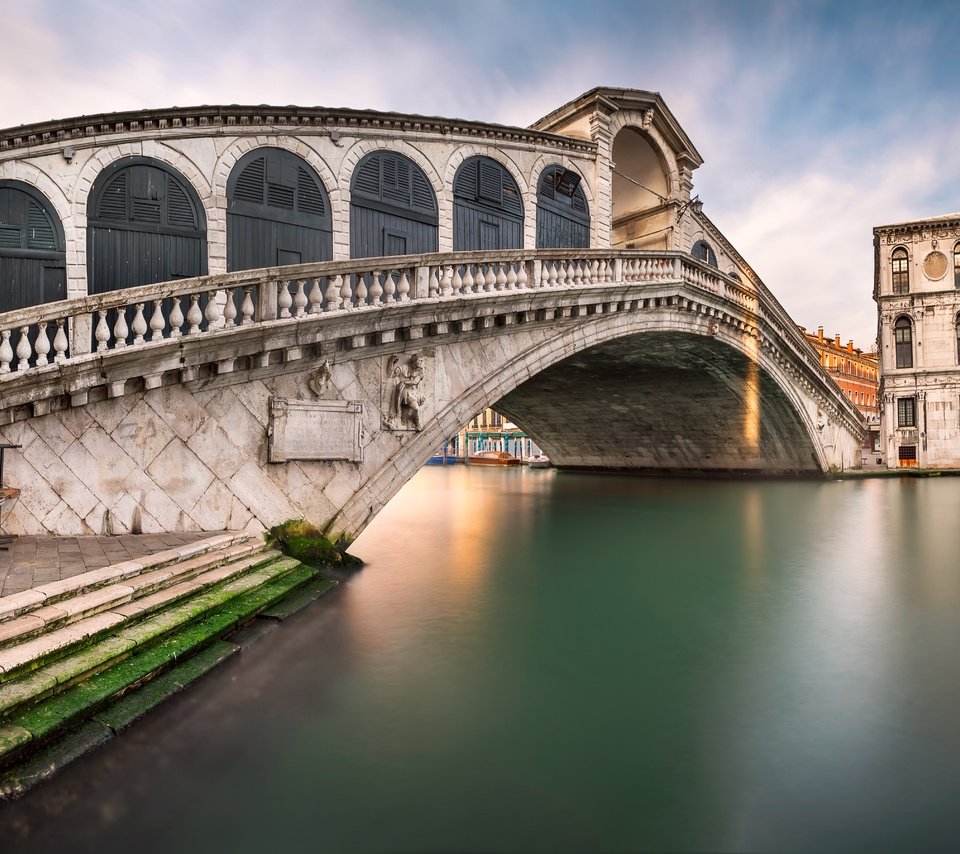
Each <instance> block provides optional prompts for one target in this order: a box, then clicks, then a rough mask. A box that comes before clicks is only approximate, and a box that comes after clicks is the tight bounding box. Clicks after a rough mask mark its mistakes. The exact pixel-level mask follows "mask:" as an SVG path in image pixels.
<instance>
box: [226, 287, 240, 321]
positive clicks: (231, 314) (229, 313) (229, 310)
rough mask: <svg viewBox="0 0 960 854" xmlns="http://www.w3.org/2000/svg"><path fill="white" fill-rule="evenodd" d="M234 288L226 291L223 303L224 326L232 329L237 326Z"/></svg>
mask: <svg viewBox="0 0 960 854" xmlns="http://www.w3.org/2000/svg"><path fill="white" fill-rule="evenodd" d="M233 294H234V288H229V289H228V290H227V291H225V293H224V296H225V297H226V299H225V300H224V303H223V325H224V327H225V328H230V327H232V326H236V325H237V304H236V303H235V302H234V301H233Z"/></svg>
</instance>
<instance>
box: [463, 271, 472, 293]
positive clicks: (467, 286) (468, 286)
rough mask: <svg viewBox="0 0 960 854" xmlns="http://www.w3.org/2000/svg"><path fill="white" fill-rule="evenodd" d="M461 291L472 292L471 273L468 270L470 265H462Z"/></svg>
mask: <svg viewBox="0 0 960 854" xmlns="http://www.w3.org/2000/svg"><path fill="white" fill-rule="evenodd" d="M463 292H464V293H465V294H472V293H473V273H472V272H470V267H464V273H463Z"/></svg>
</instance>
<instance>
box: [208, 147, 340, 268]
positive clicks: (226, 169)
mask: <svg viewBox="0 0 960 854" xmlns="http://www.w3.org/2000/svg"><path fill="white" fill-rule="evenodd" d="M259 148H275V149H280V150H282V151H289V152H290V153H291V154H294V155H296V156H297V157H299V158H300V159H301V160H304V161H305V162H306V163H307V164H308V165H309V166H310V168H311V169H313V171H314V172H316V173H317V175H318V176H319V178H320V180H321V182H322V183H323V186H324V189H325V190H326V193H327V197H328V199H329V202H330V215H331V219H332V229H333V250H332V252H333V254H332V257H334V258H337V257H343V258H346V257H347V255H348V252H347V249H346V247H345V246H342V245H341V242H340V223H341V221H345V220H346V212H345V211H344V206H343V200H342V198H341V193H340V182H339V179H338V178H337V174H336V172H335V171H334V170H333V169H332V168H331V167H330V164H329V163H328V162H327V161H326V160H325V159H324V158H323V157H322V156H321V155H320V154H319V153H318V152H317V151H316V150H315V149H314V148H312V147H311V146H310V145H308V144H307V143H306V142H304V141H303V140H300V139H297V138H296V137H290V136H272V135H271V136H268V135H265V134H264V135H259V136H243V137H239V138H237V139H235V140H233V141H232V142H231V143H230V144H229V145H228V146H227V147H226V149H224V151H223V152H222V153H221V154H220V156H219V157H218V158H217V161H216V163H215V165H214V167H213V171H212V184H211V193H212V202H213V206H214V208H213V211H212V212H208V220H207V221H208V226H209V231H210V259H209V260H210V270H211V272H214V273H216V272H226V269H227V247H226V219H227V184H228V182H229V180H230V175H231V173H232V171H233V168H234V167H235V166H236V164H237V162H238V161H239V160H240V159H241V158H243V157H245V156H246V155H247V154H249V153H250V152H251V151H256V150H257V149H259ZM215 223H216V225H215ZM221 240H222V242H220V243H219V245H218V242H219V241H221Z"/></svg>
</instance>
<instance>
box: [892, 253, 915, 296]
mask: <svg viewBox="0 0 960 854" xmlns="http://www.w3.org/2000/svg"><path fill="white" fill-rule="evenodd" d="M909 260H910V259H909V256H908V255H907V250H906V249H904V248H903V247H902V246H898V247H897V248H896V249H894V250H893V254H892V255H891V256H890V270H891V273H892V275H893V292H894V293H895V294H906V293H909V292H910V271H909V269H908V264H909Z"/></svg>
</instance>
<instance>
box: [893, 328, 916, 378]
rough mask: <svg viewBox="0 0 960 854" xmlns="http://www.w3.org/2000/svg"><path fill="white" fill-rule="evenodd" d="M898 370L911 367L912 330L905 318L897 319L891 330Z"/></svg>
mask: <svg viewBox="0 0 960 854" xmlns="http://www.w3.org/2000/svg"><path fill="white" fill-rule="evenodd" d="M893 337H894V345H895V348H896V359H897V367H898V368H912V367H913V328H912V327H911V325H910V321H909V320H907V318H905V317H899V318H897V322H896V323H895V324H894V328H893Z"/></svg>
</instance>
